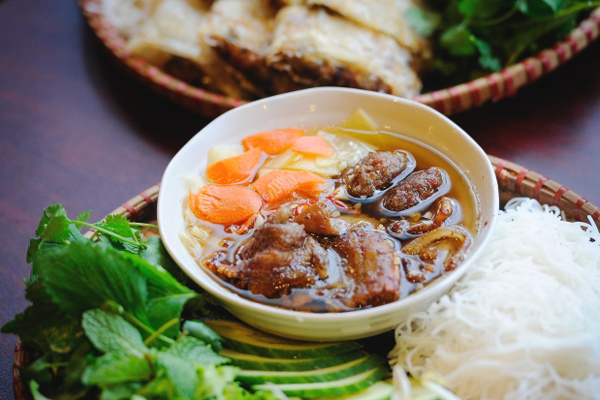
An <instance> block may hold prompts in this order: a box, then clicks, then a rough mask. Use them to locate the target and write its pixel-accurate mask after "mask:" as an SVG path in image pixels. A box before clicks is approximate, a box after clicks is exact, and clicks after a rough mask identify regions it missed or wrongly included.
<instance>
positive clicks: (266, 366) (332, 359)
mask: <svg viewBox="0 0 600 400" xmlns="http://www.w3.org/2000/svg"><path fill="white" fill-rule="evenodd" d="M220 354H221V355H222V356H223V357H227V358H229V359H230V360H231V364H233V365H235V366H236V367H240V368H242V369H248V370H261V371H310V370H315V369H320V368H327V367H332V366H334V365H339V364H343V363H347V362H349V361H353V360H357V359H359V358H361V357H364V356H365V355H366V354H367V353H366V352H365V351H363V350H354V351H350V352H348V353H343V354H335V355H332V356H325V357H318V358H270V357H261V356H257V355H254V354H244V353H239V352H237V351H233V350H229V349H223V350H222V351H221V353H220Z"/></svg>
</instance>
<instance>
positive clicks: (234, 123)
mask: <svg viewBox="0 0 600 400" xmlns="http://www.w3.org/2000/svg"><path fill="white" fill-rule="evenodd" d="M358 108H362V109H364V110H365V111H366V112H367V113H368V114H369V115H370V116H372V117H373V119H374V120H375V121H376V122H377V124H378V125H379V126H386V127H387V126H389V127H390V128H391V129H390V130H391V131H393V132H396V133H400V134H403V135H405V136H408V137H412V138H415V139H417V140H418V141H420V142H422V143H424V144H426V145H429V146H431V147H433V148H434V149H436V150H437V151H439V152H440V153H442V154H444V155H446V156H447V157H448V158H449V159H450V160H451V161H453V162H454V164H455V165H456V166H457V167H458V168H459V169H460V170H461V171H462V172H463V173H464V174H465V175H466V177H467V179H468V180H469V182H470V183H471V184H472V186H473V191H474V193H475V194H476V197H477V199H478V207H479V215H478V220H479V224H478V225H479V231H478V232H477V234H476V235H475V237H474V243H473V246H472V248H471V250H470V252H469V254H468V256H467V258H466V259H465V260H464V262H463V263H461V264H460V266H459V267H458V268H457V269H456V270H454V271H453V272H452V273H449V274H447V275H445V276H444V277H443V278H442V279H438V280H437V281H435V282H433V283H432V284H431V285H428V286H427V287H425V288H424V289H423V290H420V291H419V292H417V293H414V294H412V295H410V296H407V297H406V298H403V299H401V300H398V301H396V302H394V303H390V304H386V305H383V306H379V307H374V308H370V309H364V310H358V311H352V312H345V313H307V312H300V311H293V310H288V309H283V308H277V307H272V306H268V305H264V304H259V303H256V302H253V301H250V300H247V299H244V298H242V297H240V296H238V295H237V294H235V293H233V292H231V291H229V290H228V289H226V288H224V287H223V286H221V285H219V284H218V283H217V282H215V280H213V279H212V278H211V277H210V276H209V275H208V274H206V273H205V272H204V271H203V270H202V268H200V267H199V266H198V264H197V263H196V262H195V261H194V259H193V258H192V257H191V256H190V255H189V253H188V251H187V249H186V248H185V247H184V245H183V244H182V243H181V241H180V239H179V237H178V235H179V233H180V232H182V231H183V230H184V220H183V216H182V202H183V201H184V199H187V189H186V186H185V184H184V181H183V180H182V176H183V175H189V174H200V173H201V171H202V170H203V169H204V168H206V155H207V151H208V149H209V148H210V147H211V146H213V145H215V144H239V143H240V141H241V139H242V138H244V137H245V136H248V135H250V134H253V133H256V132H259V131H264V130H269V129H275V128H285V127H314V126H324V125H331V124H339V123H341V122H342V121H343V120H344V119H345V118H347V117H348V116H349V115H350V113H352V112H353V111H355V110H356V109H358ZM498 206H499V204H498V187H497V182H496V179H495V176H494V171H493V169H492V165H491V163H490V161H489V160H488V158H487V156H486V154H485V153H484V152H483V150H482V149H481V148H480V147H479V146H478V145H477V143H475V141H474V140H473V139H471V137H470V136H468V135H467V134H466V133H465V132H464V131H463V130H462V129H460V128H459V127H458V126H457V125H456V124H454V123H453V122H452V121H450V120H449V119H448V118H447V117H445V116H444V115H442V114H440V113H438V112H437V111H435V110H433V109H431V108H429V107H427V106H424V105H422V104H419V103H416V102H413V101H409V100H405V99H401V98H397V97H394V96H390V95H386V94H381V93H375V92H368V91H363V90H356V89H345V88H315V89H307V90H302V91H297V92H292V93H287V94H283V95H279V96H274V97H269V98H267V99H264V100H258V101H255V102H252V103H250V104H247V105H244V106H241V107H239V108H236V109H233V110H231V111H228V112H227V113H225V114H223V115H221V116H220V117H218V118H216V119H215V120H214V121H212V122H211V123H209V124H208V125H207V126H206V127H205V128H204V129H202V130H201V131H200V132H199V133H198V134H197V135H195V136H194V137H193V138H192V139H191V140H190V141H189V142H188V143H187V144H186V145H185V146H184V147H183V148H182V149H181V150H180V151H179V152H178V153H177V155H176V156H175V157H174V158H173V160H172V161H171V162H170V163H169V165H168V167H167V169H166V171H165V173H164V176H163V179H162V183H161V189H160V195H159V198H158V224H159V227H160V232H161V236H162V238H163V241H164V243H165V245H166V247H167V249H168V251H169V253H170V254H171V256H172V257H173V258H174V259H175V261H176V262H177V263H178V264H179V265H180V266H181V268H182V269H183V270H184V271H185V272H186V273H187V274H188V275H189V276H190V277H191V278H192V279H194V281H196V282H197V283H198V284H199V285H200V286H202V287H203V288H204V289H205V290H207V291H208V292H210V293H211V294H213V295H214V296H215V297H216V298H217V299H218V300H219V301H220V302H221V303H222V305H223V306H224V307H225V308H227V309H228V310H229V311H231V312H232V313H233V314H234V315H236V316H237V317H239V318H240V319H242V320H243V321H245V322H247V323H248V324H250V325H253V326H255V327H257V328H260V329H263V330H265V331H268V332H271V333H275V334H279V335H282V336H287V337H290V338H296V339H304V340H322V341H334V340H346V339H356V338H361V337H367V336H371V335H375V334H378V333H382V332H385V331H387V330H390V329H393V328H394V327H395V326H397V325H398V324H399V323H400V322H401V321H403V320H404V319H405V318H406V317H407V316H408V315H409V313H412V312H414V311H418V310H423V309H425V308H426V307H427V306H428V305H430V304H431V303H432V302H434V301H435V300H437V299H438V298H440V297H441V296H442V295H443V294H444V293H446V292H447V291H448V290H449V289H450V287H451V286H452V285H453V284H454V283H455V282H456V281H457V280H458V279H459V278H460V277H461V276H462V275H463V274H464V272H465V271H466V270H467V268H469V266H470V265H471V264H472V261H473V260H474V259H475V258H476V257H477V255H478V254H479V253H480V251H481V250H482V249H483V247H484V246H485V244H486V243H487V241H488V239H489V238H490V236H491V232H492V228H493V226H494V223H495V216H496V212H497V210H498Z"/></svg>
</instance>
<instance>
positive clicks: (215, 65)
mask: <svg viewBox="0 0 600 400" xmlns="http://www.w3.org/2000/svg"><path fill="white" fill-rule="evenodd" d="M207 12H208V6H207V5H206V4H205V2H202V1H196V2H194V3H193V4H192V3H191V2H188V1H187V0H163V1H162V2H161V3H160V4H158V5H157V7H156V8H155V9H154V11H153V13H152V14H151V15H150V16H149V17H148V19H146V20H145V21H144V22H143V23H142V24H141V25H140V26H139V28H138V29H137V30H136V32H135V34H134V35H133V36H132V37H131V38H129V40H128V42H127V48H128V50H129V51H130V52H131V53H132V54H133V55H135V56H138V57H140V58H143V59H145V60H146V61H148V62H149V63H151V64H153V65H156V66H157V67H159V68H161V69H163V70H164V71H165V72H167V73H170V74H171V75H173V76H175V77H176V78H179V79H181V80H183V81H186V82H188V83H190V84H192V85H194V86H200V87H204V88H207V89H209V90H212V91H217V92H221V93H223V94H226V95H229V96H234V97H248V93H247V92H245V91H244V90H242V89H240V85H239V82H238V80H237V79H235V77H234V76H233V75H232V74H230V73H227V72H226V71H225V69H224V68H223V62H222V61H221V60H220V58H219V57H218V55H217V54H216V53H215V52H214V50H213V49H212V48H210V46H208V45H206V44H205V43H204V42H202V41H201V40H200V38H199V37H198V30H199V29H202V26H203V23H204V18H205V15H206V13H207Z"/></svg>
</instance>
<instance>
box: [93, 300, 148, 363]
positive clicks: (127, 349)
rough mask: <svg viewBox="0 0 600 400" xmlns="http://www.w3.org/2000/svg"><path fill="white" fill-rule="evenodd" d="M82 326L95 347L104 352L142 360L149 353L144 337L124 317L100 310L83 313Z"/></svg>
mask: <svg viewBox="0 0 600 400" xmlns="http://www.w3.org/2000/svg"><path fill="white" fill-rule="evenodd" d="M81 325H82V326H83V329H84V331H85V334H86V335H87V337H88V338H89V339H90V341H91V342H92V343H93V344H94V346H95V347H96V348H97V349H98V350H100V351H102V352H104V353H109V352H122V353H124V354H126V355H130V356H135V357H138V358H141V357H143V356H144V354H145V353H147V352H148V348H147V347H146V345H144V342H143V340H142V335H141V334H140V332H139V331H138V330H137V329H136V328H134V327H133V326H132V325H131V324H130V323H129V322H127V321H126V320H125V319H124V318H123V317H121V316H119V315H115V314H111V313H107V312H106V311H103V310H100V309H94V310H89V311H86V312H85V313H83V319H82V321H81Z"/></svg>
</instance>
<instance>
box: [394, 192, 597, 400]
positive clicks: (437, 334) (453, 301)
mask: <svg viewBox="0 0 600 400" xmlns="http://www.w3.org/2000/svg"><path fill="white" fill-rule="evenodd" d="M582 227H587V228H585V229H586V230H585V231H584V229H582ZM594 228H595V227H594ZM590 238H592V239H593V240H595V242H592V241H590ZM390 358H391V363H392V364H396V363H397V364H399V365H401V366H402V367H403V368H404V369H406V371H407V372H409V373H410V374H412V375H413V376H415V377H417V378H419V377H422V376H423V374H428V375H431V374H432V373H435V374H437V376H440V377H441V378H443V380H444V382H445V384H446V386H447V387H448V388H449V389H450V390H452V391H453V392H454V393H455V394H456V395H458V396H459V397H460V398H462V399H464V400H470V399H482V400H483V399H506V400H513V399H514V400H517V399H518V400H527V399H536V400H537V399H539V400H541V399H543V400H553V399H577V400H584V399H600V234H599V233H598V231H597V229H596V230H595V231H594V230H593V229H591V227H590V226H589V225H586V224H581V223H568V222H564V221H562V220H561V219H560V211H559V210H558V208H556V207H547V206H544V207H542V206H541V205H540V204H539V203H538V202H537V201H534V200H531V199H518V200H516V201H513V202H511V203H509V204H508V205H507V211H506V212H500V214H499V219H498V222H497V226H496V228H495V231H494V234H493V237H492V240H491V242H490V243H489V245H488V247H487V248H486V249H485V252H484V253H483V254H482V255H481V257H480V258H479V259H478V260H477V262H476V265H474V266H473V268H471V269H470V270H469V271H468V272H467V274H466V275H465V276H464V277H463V278H462V279H461V280H460V281H459V282H458V283H457V284H456V286H455V287H454V288H453V290H452V291H451V292H450V293H449V294H448V295H445V296H443V297H442V298H441V299H440V301H439V302H437V303H434V304H433V305H432V306H431V307H430V308H429V309H428V310H427V311H425V312H421V313H415V314H413V315H412V316H411V317H410V318H409V319H408V320H407V321H406V322H405V323H403V324H402V325H400V326H399V327H398V328H397V330H396V346H395V347H394V349H393V350H392V351H391V352H390Z"/></svg>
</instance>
